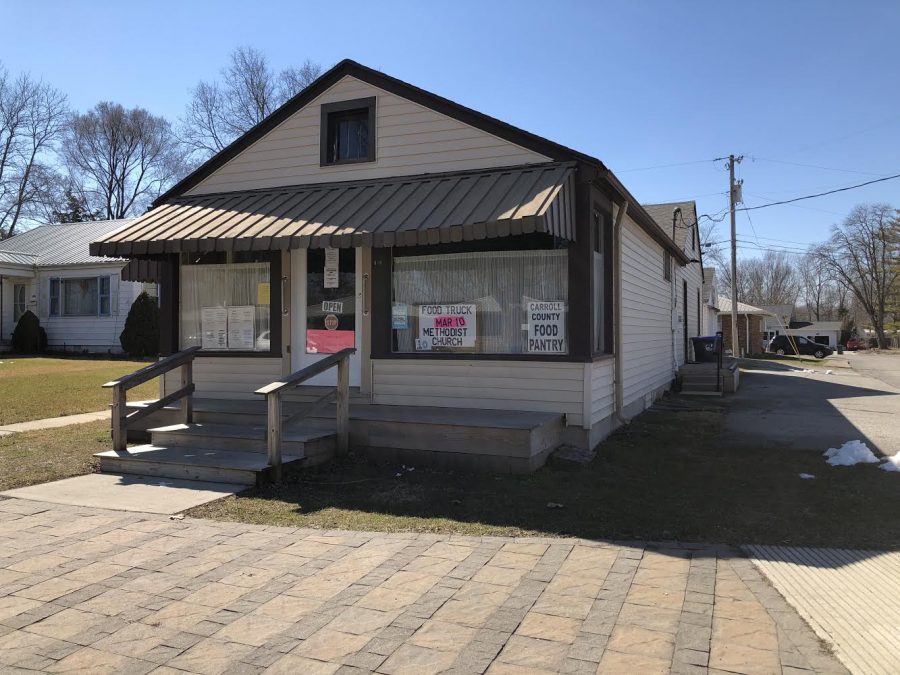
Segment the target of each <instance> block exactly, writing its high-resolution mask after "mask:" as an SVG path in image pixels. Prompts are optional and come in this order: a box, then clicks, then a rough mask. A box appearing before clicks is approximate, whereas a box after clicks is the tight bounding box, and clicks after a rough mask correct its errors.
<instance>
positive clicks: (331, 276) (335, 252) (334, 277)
mask: <svg viewBox="0 0 900 675" xmlns="http://www.w3.org/2000/svg"><path fill="white" fill-rule="evenodd" d="M339 267H340V249H337V248H326V249H325V284H324V285H325V288H337V287H338V285H339V283H340V278H339V276H338V268H339Z"/></svg>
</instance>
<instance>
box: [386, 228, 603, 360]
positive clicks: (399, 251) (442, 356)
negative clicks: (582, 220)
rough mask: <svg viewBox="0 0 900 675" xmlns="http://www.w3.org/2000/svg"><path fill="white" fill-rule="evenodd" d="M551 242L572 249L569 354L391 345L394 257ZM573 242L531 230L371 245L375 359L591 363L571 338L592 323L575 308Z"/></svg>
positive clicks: (526, 247) (523, 247)
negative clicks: (438, 241) (402, 349)
mask: <svg viewBox="0 0 900 675" xmlns="http://www.w3.org/2000/svg"><path fill="white" fill-rule="evenodd" d="M542 238H546V239H544V241H545V242H546V243H547V244H548V246H544V245H540V244H539V243H538V240H539V239H542ZM551 242H552V247H553V248H559V249H567V250H568V252H569V261H568V270H569V271H568V284H569V299H568V304H569V307H568V309H567V312H566V335H567V340H569V342H568V350H569V353H568V354H534V353H521V354H509V353H504V354H495V353H490V354H486V353H477V352H475V353H472V352H436V351H427V352H426V351H420V352H415V351H413V352H395V351H393V349H392V337H393V336H392V327H391V303H392V300H393V295H392V291H393V286H392V270H393V258H394V257H395V256H397V257H403V256H406V255H430V254H440V253H465V252H468V251H472V250H481V249H483V248H484V249H489V250H529V249H534V248H548V247H550V246H549V244H551ZM573 248H574V247H573V246H572V245H571V243H570V242H568V241H566V240H562V239H556V238H554V237H552V236H550V235H546V234H538V233H535V234H529V235H516V236H512V237H497V238H495V239H484V240H475V241H462V242H454V243H448V244H434V245H426V246H414V247H394V248H390V247H384V248H380V247H379V248H373V249H372V291H371V293H372V303H373V310H372V323H371V327H370V330H371V335H370V344H371V354H370V358H371V359H373V360H381V359H384V360H392V361H399V360H404V361H405V360H410V361H415V360H420V361H428V360H431V361H437V360H442V361H543V362H557V363H585V362H588V363H590V362H591V361H592V358H591V356H590V354H587V355H585V354H582V353H579V352H578V351H577V350H576V349H573V344H572V339H573V338H574V336H575V335H576V333H575V331H576V330H579V331H584V330H588V329H589V323H587V322H585V321H583V320H579V319H576V318H575V317H573V315H574V314H581V313H579V312H575V311H573V310H572V305H573V298H572V289H573V284H574V283H576V282H577V278H575V280H574V281H573V277H574V276H575V275H577V274H578V271H577V270H576V269H574V265H573V263H572V251H573Z"/></svg>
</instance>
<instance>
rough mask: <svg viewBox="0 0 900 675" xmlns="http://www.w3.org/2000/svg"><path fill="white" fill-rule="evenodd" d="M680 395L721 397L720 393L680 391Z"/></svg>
mask: <svg viewBox="0 0 900 675" xmlns="http://www.w3.org/2000/svg"><path fill="white" fill-rule="evenodd" d="M681 393H682V394H683V395H684V396H721V395H722V392H721V391H693V390H692V391H685V390H682V391H681Z"/></svg>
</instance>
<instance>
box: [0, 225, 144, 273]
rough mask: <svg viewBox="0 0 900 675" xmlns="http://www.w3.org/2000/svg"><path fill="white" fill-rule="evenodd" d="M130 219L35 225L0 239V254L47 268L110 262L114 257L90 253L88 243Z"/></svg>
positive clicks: (11, 260) (118, 227)
mask: <svg viewBox="0 0 900 675" xmlns="http://www.w3.org/2000/svg"><path fill="white" fill-rule="evenodd" d="M129 222H131V221H130V220H94V221H89V222H86V223H55V224H51V225H38V226H37V227H34V228H32V229H30V230H26V231H25V232H22V233H21V234H17V235H15V236H14V237H10V238H9V239H4V240H3V241H0V256H2V257H3V258H4V259H5V258H7V257H9V258H10V260H9V262H13V259H17V260H19V261H20V264H22V263H25V264H30V265H36V266H38V267H49V266H55V265H88V264H91V263H96V264H100V265H103V264H109V263H111V262H115V259H110V258H105V257H102V256H94V255H91V254H90V251H89V246H90V243H91V242H92V241H94V240H95V239H100V238H101V237H104V236H106V235H108V234H109V233H111V232H114V231H115V230H118V229H120V228H122V227H124V226H126V225H127V224H128V223H129Z"/></svg>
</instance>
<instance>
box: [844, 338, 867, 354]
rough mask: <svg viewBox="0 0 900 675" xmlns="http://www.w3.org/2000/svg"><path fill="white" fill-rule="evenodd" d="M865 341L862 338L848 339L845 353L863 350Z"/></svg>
mask: <svg viewBox="0 0 900 675" xmlns="http://www.w3.org/2000/svg"><path fill="white" fill-rule="evenodd" d="M865 348H866V341H865V340H863V339H862V338H850V339H849V340H847V351H848V352H855V351H856V350H857V349H865Z"/></svg>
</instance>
